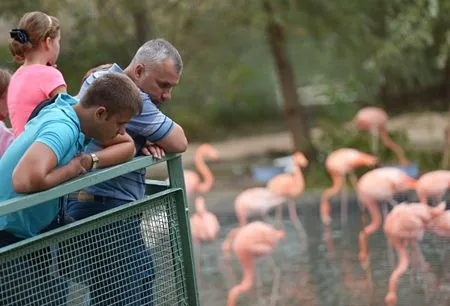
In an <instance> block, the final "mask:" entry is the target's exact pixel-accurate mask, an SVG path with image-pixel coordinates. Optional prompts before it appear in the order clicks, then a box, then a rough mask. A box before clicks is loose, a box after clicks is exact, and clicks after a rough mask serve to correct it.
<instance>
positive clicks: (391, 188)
mask: <svg viewBox="0 0 450 306" xmlns="http://www.w3.org/2000/svg"><path fill="white" fill-rule="evenodd" d="M415 186H416V180H414V179H412V178H410V177H409V176H407V175H406V174H405V173H403V171H401V170H400V169H397V168H393V167H385V168H378V169H374V170H371V171H368V172H366V173H365V174H364V175H363V176H361V178H360V179H359V181H358V184H357V194H358V198H359V200H360V201H361V203H362V205H363V206H364V207H366V208H367V210H368V212H369V214H370V216H371V219H372V220H371V222H370V224H368V225H367V226H365V227H364V228H363V229H362V230H361V231H360V233H359V247H360V251H359V260H360V261H361V264H362V265H363V266H366V265H367V264H368V260H367V259H368V258H367V257H368V246H367V239H368V236H370V235H372V234H373V233H375V232H376V231H377V230H378V228H380V226H381V222H382V216H381V212H380V207H379V202H380V201H383V200H392V198H393V196H394V194H396V193H397V192H402V191H406V190H408V189H414V188H415Z"/></svg>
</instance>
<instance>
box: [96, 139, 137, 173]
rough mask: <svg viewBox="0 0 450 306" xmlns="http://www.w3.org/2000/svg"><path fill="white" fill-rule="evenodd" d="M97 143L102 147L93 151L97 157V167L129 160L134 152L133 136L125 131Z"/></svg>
mask: <svg viewBox="0 0 450 306" xmlns="http://www.w3.org/2000/svg"><path fill="white" fill-rule="evenodd" d="M98 145H99V146H101V147H103V148H104V149H103V150H101V151H97V152H95V155H97V157H98V164H97V167H99V168H103V167H108V166H112V165H116V164H120V163H123V162H126V161H129V160H130V159H132V158H133V157H134V155H135V154H136V147H135V146H134V141H133V138H131V136H130V135H128V134H127V133H125V134H124V135H117V136H116V137H115V138H114V139H113V140H111V141H108V142H104V143H100V144H98ZM89 169H90V168H89Z"/></svg>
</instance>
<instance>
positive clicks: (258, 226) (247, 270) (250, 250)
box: [227, 221, 286, 306]
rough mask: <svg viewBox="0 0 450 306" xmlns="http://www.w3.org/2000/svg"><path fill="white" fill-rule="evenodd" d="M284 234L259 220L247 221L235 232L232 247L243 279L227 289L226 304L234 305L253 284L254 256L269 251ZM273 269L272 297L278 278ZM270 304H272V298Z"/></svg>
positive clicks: (262, 254) (228, 305)
mask: <svg viewBox="0 0 450 306" xmlns="http://www.w3.org/2000/svg"><path fill="white" fill-rule="evenodd" d="M285 236H286V235H285V232H284V231H283V230H276V229H275V228H274V227H273V226H271V225H270V224H267V223H264V222H261V221H255V222H251V223H248V224H247V225H245V226H244V227H242V228H241V229H240V230H239V231H238V232H237V234H236V236H235V238H234V242H233V246H232V248H233V250H234V253H235V254H236V257H237V258H238V260H239V263H240V265H241V267H242V269H243V279H242V281H241V282H240V283H239V284H237V285H236V286H234V287H233V288H231V290H230V291H229V293H228V301H227V306H235V305H236V301H237V298H238V296H239V295H240V294H241V293H243V292H246V291H248V290H250V288H251V287H252V286H253V277H254V273H255V268H254V261H255V258H256V257H260V256H264V255H267V254H269V253H271V252H272V251H273V249H274V248H275V246H276V245H277V243H278V241H279V240H281V239H284V238H285ZM272 264H273V262H272ZM273 269H274V273H275V275H278V277H274V287H273V288H272V299H274V295H275V294H274V292H275V287H276V286H275V284H276V282H277V281H276V279H278V278H279V271H278V273H277V271H276V270H275V266H274V265H273ZM272 304H274V301H273V300H272Z"/></svg>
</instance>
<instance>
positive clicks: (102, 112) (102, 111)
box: [94, 106, 108, 120]
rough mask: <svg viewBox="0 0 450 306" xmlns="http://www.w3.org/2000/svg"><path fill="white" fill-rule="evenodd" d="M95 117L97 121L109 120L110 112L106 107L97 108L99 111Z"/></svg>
mask: <svg viewBox="0 0 450 306" xmlns="http://www.w3.org/2000/svg"><path fill="white" fill-rule="evenodd" d="M94 117H95V120H107V119H108V111H107V109H106V107H104V106H99V107H97V109H96V110H95V114H94Z"/></svg>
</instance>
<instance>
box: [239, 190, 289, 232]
mask: <svg viewBox="0 0 450 306" xmlns="http://www.w3.org/2000/svg"><path fill="white" fill-rule="evenodd" d="M285 202H286V198H285V197H283V196H280V195H279V194H276V193H274V192H272V191H270V190H269V189H268V188H265V187H253V188H249V189H246V190H244V191H242V192H241V193H240V194H238V196H237V197H236V199H235V200H234V210H235V212H236V217H237V219H238V221H239V226H240V227H242V226H244V225H245V224H247V219H248V217H250V216H252V215H256V214H259V215H261V216H262V217H263V218H265V217H266V216H267V212H268V211H269V210H270V209H271V208H273V207H277V206H279V205H281V204H283V203H285Z"/></svg>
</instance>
